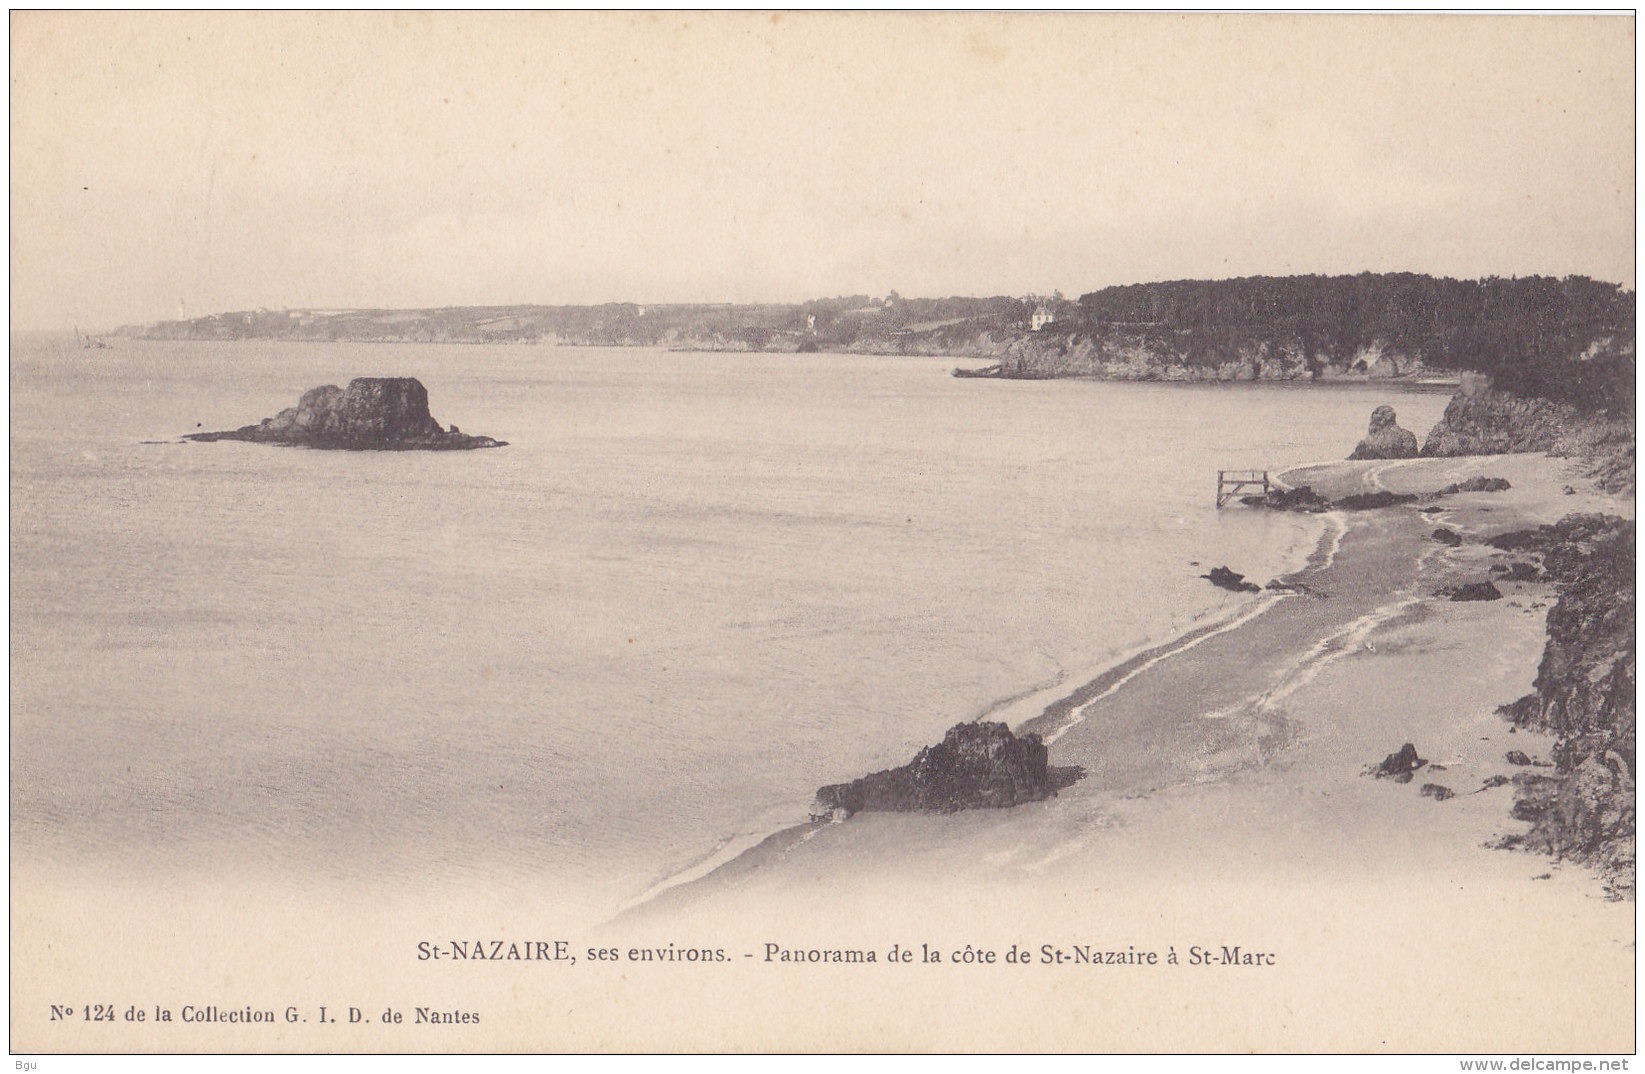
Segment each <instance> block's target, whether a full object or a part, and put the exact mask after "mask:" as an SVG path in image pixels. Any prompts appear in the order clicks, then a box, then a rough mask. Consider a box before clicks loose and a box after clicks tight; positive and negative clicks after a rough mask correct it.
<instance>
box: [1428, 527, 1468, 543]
mask: <svg viewBox="0 0 1645 1074" xmlns="http://www.w3.org/2000/svg"><path fill="white" fill-rule="evenodd" d="M1433 539H1434V540H1436V541H1438V542H1439V543H1440V544H1443V545H1447V546H1449V547H1451V548H1457V547H1459V546H1460V545H1461V544H1462V535H1461V534H1459V533H1457V532H1456V531H1455V530H1448V529H1446V528H1445V527H1444V526H1441V527H1440V528H1439V529H1437V530H1435V531H1434V532H1433Z"/></svg>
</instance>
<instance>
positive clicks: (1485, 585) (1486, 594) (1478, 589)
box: [1434, 582, 1502, 600]
mask: <svg viewBox="0 0 1645 1074" xmlns="http://www.w3.org/2000/svg"><path fill="white" fill-rule="evenodd" d="M1434 596H1436V597H1447V598H1449V599H1451V600H1501V599H1502V590H1500V589H1498V588H1497V587H1496V586H1494V585H1492V584H1491V583H1490V582H1467V583H1465V584H1463V585H1457V586H1446V587H1445V588H1444V589H1441V590H1440V591H1439V592H1437V593H1435V594H1434Z"/></svg>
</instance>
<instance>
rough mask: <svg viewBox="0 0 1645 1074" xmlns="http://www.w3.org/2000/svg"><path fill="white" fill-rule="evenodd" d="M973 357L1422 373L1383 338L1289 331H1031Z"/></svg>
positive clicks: (1223, 369) (1112, 365)
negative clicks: (1346, 343)
mask: <svg viewBox="0 0 1645 1074" xmlns="http://www.w3.org/2000/svg"><path fill="white" fill-rule="evenodd" d="M971 356H973V357H979V358H998V359H999V361H1000V376H1002V377H1007V378H1014V379H1026V380H1033V379H1041V378H1049V377H1093V378H1097V379H1101V380H1158V381H1226V380H1316V379H1376V378H1380V377H1396V376H1410V375H1414V374H1417V373H1420V372H1422V371H1423V367H1422V363H1421V362H1420V361H1419V360H1418V359H1417V358H1416V356H1414V355H1410V354H1406V353H1404V352H1403V351H1401V350H1399V349H1398V348H1397V347H1394V346H1392V345H1391V344H1389V343H1388V342H1386V341H1384V340H1373V341H1372V342H1371V343H1370V344H1369V345H1367V346H1365V347H1361V348H1357V349H1354V350H1351V351H1341V352H1339V351H1336V350H1333V349H1331V348H1330V347H1329V346H1327V345H1321V344H1316V343H1312V342H1310V341H1308V340H1304V339H1302V338H1301V337H1299V336H1286V335H1283V334H1281V335H1257V334H1253V335H1245V336H1242V335H1237V334H1213V333H1208V332H1198V331H1192V330H1181V329H1179V330H1165V329H1138V328H1123V327H1110V328H1108V329H1106V330H1104V331H1101V332H1092V333H1078V332H1076V333H1059V332H1054V331H1047V332H1043V333H1031V334H1027V335H1024V336H1022V337H1020V338H1016V339H1008V340H1002V341H1000V342H999V343H996V344H995V345H994V346H993V347H992V348H991V349H989V350H988V351H987V352H986V353H984V352H981V351H978V352H976V353H975V354H973V355H971Z"/></svg>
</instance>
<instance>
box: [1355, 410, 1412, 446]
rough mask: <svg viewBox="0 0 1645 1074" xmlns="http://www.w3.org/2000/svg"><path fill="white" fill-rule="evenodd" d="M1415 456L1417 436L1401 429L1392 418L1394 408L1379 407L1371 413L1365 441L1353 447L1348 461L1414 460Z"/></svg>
mask: <svg viewBox="0 0 1645 1074" xmlns="http://www.w3.org/2000/svg"><path fill="white" fill-rule="evenodd" d="M1416 455H1417V434H1416V433H1413V432H1411V430H1409V429H1401V428H1400V427H1399V423H1398V421H1396V420H1395V417H1394V408H1393V407H1391V406H1379V407H1377V408H1376V409H1375V410H1373V411H1371V424H1370V427H1369V428H1368V429H1366V431H1365V439H1364V440H1361V441H1360V442H1359V443H1358V444H1357V445H1355V447H1354V453H1353V454H1352V455H1349V456H1348V457H1349V458H1350V459H1414V458H1416Z"/></svg>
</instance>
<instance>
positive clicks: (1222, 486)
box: [1217, 470, 1276, 508]
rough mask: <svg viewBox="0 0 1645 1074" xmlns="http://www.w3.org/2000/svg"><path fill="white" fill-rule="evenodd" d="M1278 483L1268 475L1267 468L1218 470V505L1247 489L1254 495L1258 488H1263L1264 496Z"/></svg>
mask: <svg viewBox="0 0 1645 1074" xmlns="http://www.w3.org/2000/svg"><path fill="white" fill-rule="evenodd" d="M1275 485H1276V483H1275V482H1274V480H1273V479H1272V478H1270V477H1269V476H1268V471H1267V470H1218V471H1217V506H1218V507H1219V508H1220V507H1221V506H1222V505H1223V504H1225V503H1227V502H1228V501H1229V500H1231V499H1233V498H1234V497H1235V496H1239V495H1241V494H1242V493H1244V492H1245V491H1246V490H1247V489H1250V490H1251V493H1252V494H1253V495H1254V494H1255V493H1256V490H1257V489H1261V490H1262V494H1263V495H1264V496H1266V495H1268V490H1269V489H1271V488H1274V487H1275Z"/></svg>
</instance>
